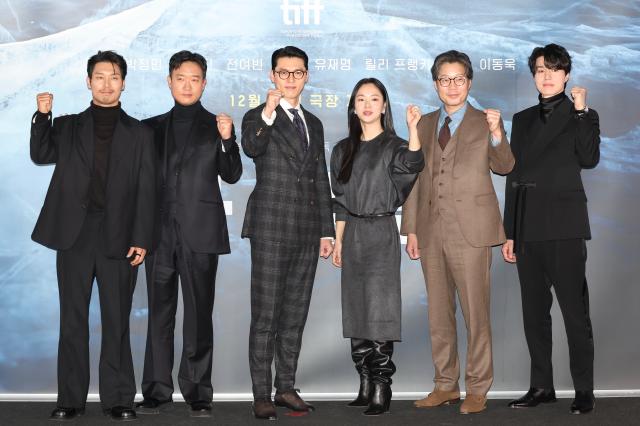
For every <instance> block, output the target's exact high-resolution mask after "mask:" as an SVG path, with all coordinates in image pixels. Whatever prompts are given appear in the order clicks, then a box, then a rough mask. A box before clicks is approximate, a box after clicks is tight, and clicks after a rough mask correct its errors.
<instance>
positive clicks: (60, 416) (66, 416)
mask: <svg viewBox="0 0 640 426" xmlns="http://www.w3.org/2000/svg"><path fill="white" fill-rule="evenodd" d="M83 414H84V408H72V407H56V409H55V410H53V411H52V412H51V415H50V416H49V420H55V421H58V422H66V421H68V420H73V419H75V418H76V417H78V416H81V415H83Z"/></svg>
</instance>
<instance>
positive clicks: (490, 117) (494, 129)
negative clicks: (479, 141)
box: [484, 109, 502, 142]
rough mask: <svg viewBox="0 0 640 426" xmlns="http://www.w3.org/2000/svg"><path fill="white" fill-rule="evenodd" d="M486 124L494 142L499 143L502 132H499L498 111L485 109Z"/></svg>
mask: <svg viewBox="0 0 640 426" xmlns="http://www.w3.org/2000/svg"><path fill="white" fill-rule="evenodd" d="M484 113H485V115H486V119H487V124H488V125H489V131H490V132H491V136H493V139H494V140H495V141H498V142H500V141H501V140H502V132H501V130H500V110H497V109H485V110H484Z"/></svg>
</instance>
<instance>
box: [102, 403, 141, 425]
mask: <svg viewBox="0 0 640 426" xmlns="http://www.w3.org/2000/svg"><path fill="white" fill-rule="evenodd" d="M105 414H109V415H110V416H111V418H112V419H113V420H116V421H119V422H131V421H134V420H138V416H136V412H135V410H134V409H133V408H130V407H121V406H116V407H112V408H110V409H108V410H105Z"/></svg>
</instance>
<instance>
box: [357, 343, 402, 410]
mask: <svg viewBox="0 0 640 426" xmlns="http://www.w3.org/2000/svg"><path fill="white" fill-rule="evenodd" d="M391 355H393V342H392V341H386V342H374V345H373V353H372V355H371V357H370V358H369V370H370V373H371V380H372V382H373V392H372V393H371V397H370V399H369V406H368V407H367V409H366V410H365V412H364V415H365V416H378V415H380V414H383V413H386V412H387V411H389V405H390V404H391V376H392V375H393V373H395V372H396V366H395V364H394V363H393V361H391Z"/></svg>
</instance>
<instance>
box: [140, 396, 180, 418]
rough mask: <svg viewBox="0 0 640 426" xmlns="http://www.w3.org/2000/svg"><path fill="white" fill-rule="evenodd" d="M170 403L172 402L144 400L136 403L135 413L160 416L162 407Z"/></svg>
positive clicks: (152, 399) (153, 399)
mask: <svg viewBox="0 0 640 426" xmlns="http://www.w3.org/2000/svg"><path fill="white" fill-rule="evenodd" d="M170 402H172V400H170V399H169V400H167V401H160V400H157V399H155V398H145V399H143V400H142V401H140V402H137V403H136V412H137V413H138V414H160V409H161V407H162V406H163V405H165V404H168V403H170Z"/></svg>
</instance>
